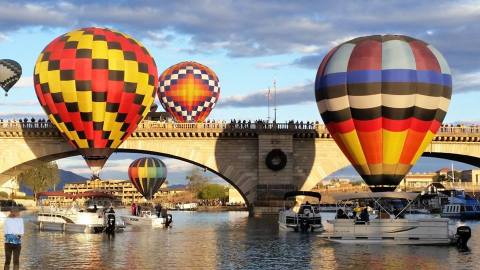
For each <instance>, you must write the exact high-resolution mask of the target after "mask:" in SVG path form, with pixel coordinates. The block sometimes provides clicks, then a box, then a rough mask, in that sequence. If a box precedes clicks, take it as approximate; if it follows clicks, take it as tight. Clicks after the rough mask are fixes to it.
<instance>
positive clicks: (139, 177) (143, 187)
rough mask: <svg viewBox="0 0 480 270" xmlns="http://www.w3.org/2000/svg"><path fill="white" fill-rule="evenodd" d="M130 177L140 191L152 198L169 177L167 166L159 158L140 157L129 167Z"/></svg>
mask: <svg viewBox="0 0 480 270" xmlns="http://www.w3.org/2000/svg"><path fill="white" fill-rule="evenodd" d="M128 177H129V178H130V181H131V182H132V184H133V186H134V187H135V188H136V189H137V190H138V192H140V193H141V194H142V195H143V197H145V199H147V200H151V199H152V198H153V195H155V193H157V191H158V190H159V189H160V186H161V185H162V184H163V182H165V179H166V178H167V167H166V166H165V164H164V163H163V162H162V161H161V160H159V159H157V158H153V157H143V158H139V159H136V160H135V161H133V162H132V164H130V166H129V167H128Z"/></svg>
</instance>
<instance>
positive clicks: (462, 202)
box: [441, 190, 480, 220]
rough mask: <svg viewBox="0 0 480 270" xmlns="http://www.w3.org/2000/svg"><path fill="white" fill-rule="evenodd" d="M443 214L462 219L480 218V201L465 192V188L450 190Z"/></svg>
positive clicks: (446, 216)
mask: <svg viewBox="0 0 480 270" xmlns="http://www.w3.org/2000/svg"><path fill="white" fill-rule="evenodd" d="M441 216H442V217H445V218H458V219H462V220H466V219H480V203H479V202H478V200H476V199H475V198H472V197H470V196H469V195H468V194H465V191H464V190H450V197H449V198H448V203H447V204H445V205H444V206H443V208H442V213H441Z"/></svg>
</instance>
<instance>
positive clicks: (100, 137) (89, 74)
mask: <svg viewBox="0 0 480 270" xmlns="http://www.w3.org/2000/svg"><path fill="white" fill-rule="evenodd" d="M157 76H158V73H157V68H156V65H155V61H154V60H153V58H152V57H151V56H150V54H149V53H148V51H147V50H146V49H145V48H144V47H143V46H142V45H141V44H140V43H139V42H137V41H136V40H134V39H133V38H131V37H129V36H127V35H125V34H123V33H120V32H116V31H113V30H109V29H105V28H96V27H91V28H83V29H79V30H74V31H72V32H69V33H66V34H64V35H62V36H59V37H58V38H56V39H55V40H53V41H52V42H51V43H50V44H48V45H47V47H45V49H44V50H43V51H42V52H41V54H40V56H39V57H38V60H37V63H36V64H35V71H34V83H35V92H36V94H37V97H38V100H39V101H40V104H41V105H42V107H43V109H44V110H45V112H46V113H47V115H48V117H49V119H50V121H52V123H53V124H54V125H55V126H56V127H57V128H58V130H59V131H60V132H61V133H62V135H63V136H64V137H65V138H66V139H67V140H68V141H69V142H70V144H71V145H73V146H74V147H75V148H77V149H78V150H79V152H80V153H81V155H82V156H83V157H84V158H85V160H86V162H87V164H88V166H89V167H90V168H91V169H92V172H93V174H94V175H98V173H99V171H100V169H101V168H102V167H103V165H104V164H105V162H106V160H107V159H108V157H109V156H110V155H111V154H112V152H113V151H114V150H115V149H116V148H117V147H118V146H119V145H120V144H121V143H122V142H123V141H124V140H125V139H127V138H128V137H129V136H130V134H132V132H133V131H134V130H135V129H136V128H137V125H138V123H139V122H140V121H141V120H142V119H143V118H144V117H145V115H146V114H147V113H148V111H149V108H150V106H151V105H152V103H153V101H154V97H155V89H156V87H157V85H158V78H157Z"/></svg>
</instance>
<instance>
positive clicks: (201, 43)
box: [0, 0, 480, 177]
mask: <svg viewBox="0 0 480 270" xmlns="http://www.w3.org/2000/svg"><path fill="white" fill-rule="evenodd" d="M0 6H1V7H2V8H1V9H0V59H3V58H11V59H14V60H17V61H18V62H19V63H20V64H21V65H22V67H23V77H22V78H21V80H20V82H19V83H18V84H17V86H16V87H14V88H13V89H12V90H11V91H10V94H9V96H8V97H4V96H3V95H0V106H1V108H2V110H0V117H2V118H18V117H23V116H24V115H29V116H30V115H33V116H37V117H43V116H44V113H43V111H42V109H41V108H40V106H39V105H38V101H37V98H36V96H35V94H34V91H33V82H32V81H33V80H32V73H33V67H34V63H35V60H36V58H37V56H38V55H39V53H40V52H41V50H42V49H43V48H44V47H45V46H46V45H47V44H48V43H49V42H50V41H51V40H52V39H54V38H55V37H57V36H59V35H61V34H63V33H65V32H68V31H70V30H73V29H76V28H79V27H86V26H102V27H111V28H114V29H116V30H119V31H122V32H125V33H127V34H129V35H131V36H133V37H135V38H136V39H138V40H140V41H141V42H142V43H143V44H144V45H145V46H146V47H147V48H148V50H149V51H150V53H151V54H152V55H153V57H154V58H155V60H156V63H157V66H158V69H159V72H162V71H163V70H164V69H166V68H167V67H169V66H171V65H173V64H175V63H177V62H180V61H185V60H194V61H197V62H200V63H203V64H205V65H207V66H209V67H210V68H212V69H213V70H214V71H215V72H216V73H217V75H218V77H219V79H220V84H221V94H220V99H219V101H218V104H217V107H216V108H215V109H214V111H213V112H212V113H211V115H210V119H225V120H230V119H232V118H235V119H246V120H255V119H259V118H263V119H265V118H266V117H267V99H266V96H265V94H266V91H267V88H268V87H271V86H272V81H273V80H274V79H275V80H276V81H277V89H278V91H277V103H278V104H279V106H278V113H277V117H278V121H287V120H290V119H295V120H303V121H312V120H314V121H316V120H319V121H320V120H321V119H320V115H319V113H318V110H317V107H316V104H315V99H314V94H313V85H312V84H313V81H314V79H315V73H316V68H317V67H318V65H319V63H320V61H321V59H322V58H323V56H324V55H325V53H326V52H327V51H328V50H329V49H330V48H332V47H334V46H336V45H338V44H339V43H341V42H343V41H346V40H348V39H351V38H353V37H356V36H362V35H370V34H387V33H391V34H405V35H410V36H413V37H416V38H419V39H422V40H425V41H426V42H429V43H431V44H432V45H434V46H435V47H436V48H437V49H438V50H440V51H441V52H442V53H443V54H444V56H445V58H446V59H447V61H448V62H449V64H450V67H451V69H452V71H453V82H454V90H453V97H452V102H451V104H450V109H449V112H448V114H447V117H446V120H445V122H449V123H451V122H458V121H469V122H478V120H480V116H479V114H478V113H477V111H478V110H477V107H478V105H477V100H479V98H480V91H479V90H480V67H479V63H480V54H479V53H478V52H479V49H478V48H480V27H478V22H479V21H480V2H479V1H435V2H434V3H432V2H431V1H409V0H407V1H368V2H366V1H146V0H145V1H119V0H117V1H22V0H19V1H3V0H0ZM77 159H78V158H72V159H71V160H77ZM115 159H118V161H117V162H116V163H115V162H114V163H115V164H120V163H122V162H121V160H127V159H131V157H127V156H125V158H124V157H122V155H117V156H114V157H113V159H112V161H115ZM68 162H69V161H68V160H67V161H65V160H62V161H59V164H60V166H62V163H63V164H68ZM123 163H125V162H123ZM77 164H78V162H77ZM109 164H110V162H109V163H108V164H107V167H106V168H105V170H104V176H105V177H108V176H109V175H111V176H114V175H115V174H114V173H113V170H109V169H108V168H109V167H108V166H109ZM112 164H113V163H112ZM176 164H181V162H177V163H176ZM111 166H113V165H111ZM172 166H173V165H172ZM82 168H83V167H82ZM82 168H80V167H77V168H73V170H75V169H77V170H81V169H82ZM170 171H172V170H170Z"/></svg>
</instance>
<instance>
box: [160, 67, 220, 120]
mask: <svg viewBox="0 0 480 270" xmlns="http://www.w3.org/2000/svg"><path fill="white" fill-rule="evenodd" d="M159 83H160V86H159V89H158V97H159V99H160V103H161V104H162V106H163V108H164V109H165V110H166V111H167V112H168V113H169V114H170V115H171V116H172V117H173V118H175V119H176V120H177V121H178V122H203V121H204V120H205V118H207V116H208V114H210V112H211V111H212V109H213V108H214V107H215V104H216V103H217V101H218V98H219V96H220V86H219V83H218V77H217V75H216V74H215V72H213V71H212V70H211V69H210V68H208V67H206V66H204V65H202V64H199V63H196V62H181V63H178V64H176V65H173V66H171V67H169V68H168V69H167V70H165V71H164V72H163V73H162V75H160V79H159Z"/></svg>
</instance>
